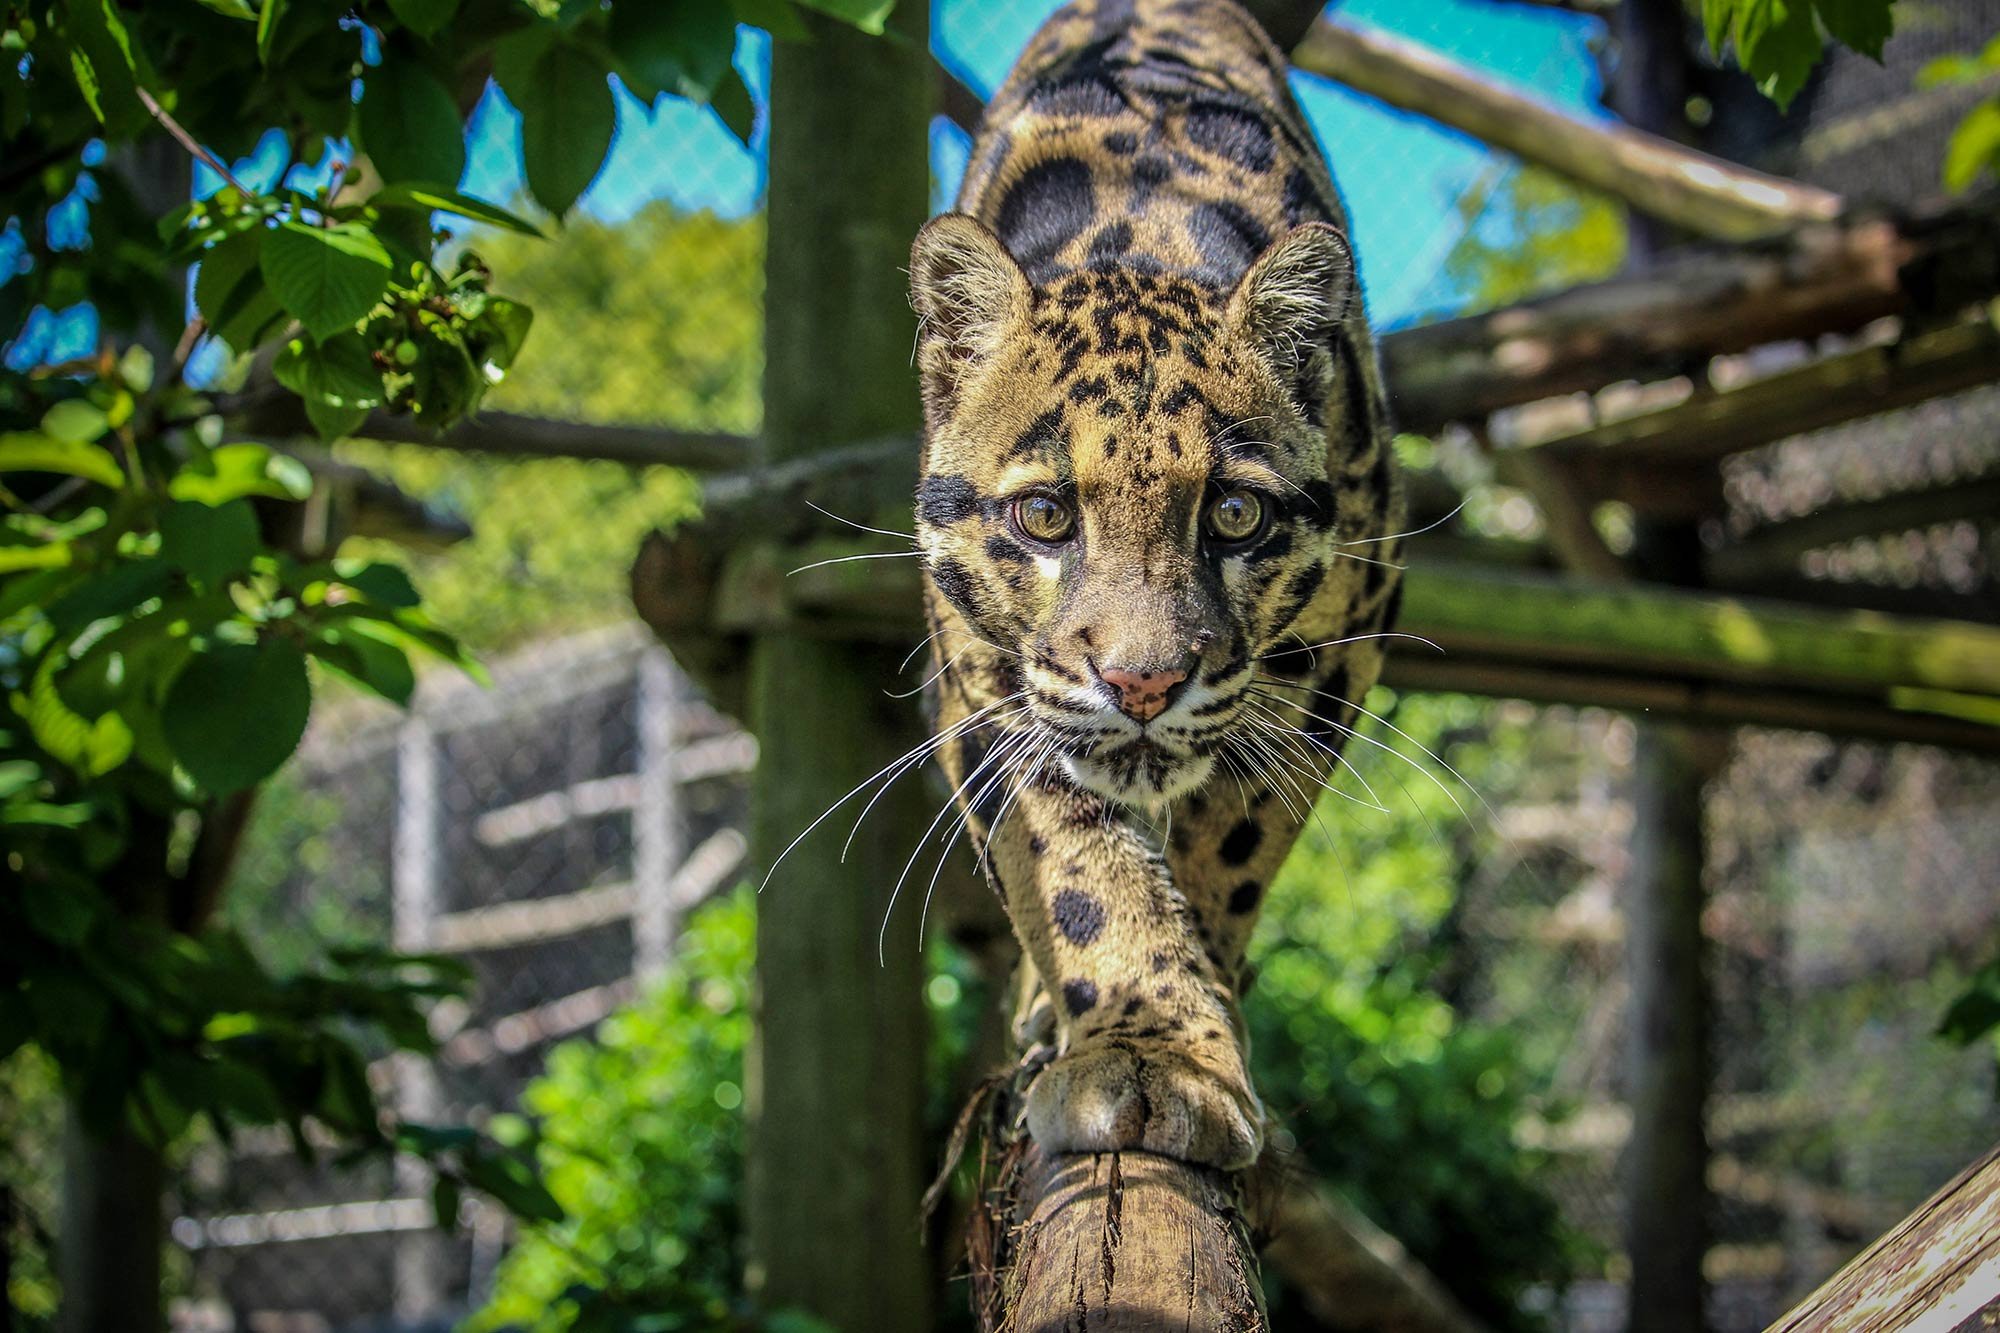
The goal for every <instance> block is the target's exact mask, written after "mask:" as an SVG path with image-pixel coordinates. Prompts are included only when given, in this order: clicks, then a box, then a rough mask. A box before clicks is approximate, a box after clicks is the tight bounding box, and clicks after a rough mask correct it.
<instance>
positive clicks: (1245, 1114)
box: [1028, 1040, 1264, 1171]
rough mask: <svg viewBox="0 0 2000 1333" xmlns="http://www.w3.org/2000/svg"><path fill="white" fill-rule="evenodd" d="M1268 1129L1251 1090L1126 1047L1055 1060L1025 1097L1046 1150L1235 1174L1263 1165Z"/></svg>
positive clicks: (1155, 1050) (1113, 1045)
mask: <svg viewBox="0 0 2000 1333" xmlns="http://www.w3.org/2000/svg"><path fill="white" fill-rule="evenodd" d="M1263 1121H1264V1109H1263V1107H1262V1105H1260V1104H1259V1102H1258V1101H1257V1095H1256V1094H1255V1093H1254V1092H1252V1091H1251V1090H1250V1087H1249V1085H1248V1083H1247V1082H1244V1081H1243V1080H1241V1079H1233V1078H1228V1077H1225V1076H1222V1075H1219V1074H1217V1073H1216V1072H1215V1071H1213V1070H1211V1069H1207V1068H1204V1067H1203V1066H1202V1065H1201V1064H1199V1063H1197V1062H1196V1061H1195V1060H1193V1059H1191V1058H1190V1057H1189V1056H1188V1055H1186V1054H1185V1053H1183V1052H1181V1051H1179V1050H1176V1049H1174V1048H1172V1047H1166V1046H1154V1045H1140V1044H1137V1043H1134V1042H1129V1041H1122V1040H1110V1041H1105V1042H1102V1043H1093V1044H1091V1045H1089V1046H1086V1047H1083V1048H1081V1049H1078V1050H1073V1051H1071V1052H1069V1053H1068V1054H1066V1055H1063V1056H1061V1057H1059V1058H1057V1059H1056V1060H1054V1061H1052V1062H1051V1063H1050V1064H1049V1066H1048V1067H1047V1068H1046V1069H1044V1070H1042V1072H1041V1073H1040V1074H1039V1075H1038V1076H1037V1077H1036V1079H1035V1082H1034V1084H1033V1086H1031V1087H1030V1088H1029V1089H1028V1132H1029V1133H1030V1134H1032V1135H1033V1136H1034V1139H1035V1142H1036V1143H1038V1144H1040V1145H1041V1146H1042V1148H1043V1149H1044V1150H1045V1151H1048V1152H1118V1151H1123V1150H1127V1149H1141V1150H1144V1151H1146V1152H1153V1153H1159V1154H1160V1155H1161V1156H1163V1157H1172V1158H1175V1159H1177V1160H1179V1161H1183V1162H1194V1163H1197V1164H1199V1165H1203V1166H1214V1167H1220V1168H1222V1169H1223V1170H1227V1171H1233V1170H1237V1169H1239V1168H1241V1167H1246V1166H1249V1165H1250V1164H1251V1163H1252V1162H1254V1161H1256V1160H1257V1154H1258V1152H1259V1151H1260V1150H1261V1149H1262V1147H1263V1142H1264V1131H1263Z"/></svg>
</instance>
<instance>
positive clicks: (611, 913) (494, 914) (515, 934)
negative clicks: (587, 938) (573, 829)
mask: <svg viewBox="0 0 2000 1333" xmlns="http://www.w3.org/2000/svg"><path fill="white" fill-rule="evenodd" d="M634 901H635V897H634V894H633V891H632V886H631V885H630V884H625V883H619V884H600V885H598V886H596V887H595V888H589V889H578V890H577V891H576V892H575V893H564V894H559V895H557V896H555V897H550V898H524V899H521V900H520V901H518V902H510V903H499V904H496V905H494V906H492V907H475V908H471V909H470V910H467V911H464V912H448V913H446V914H445V915H443V916H440V917H438V918H437V919H436V920H435V921H433V922H432V923H431V938H430V947H431V948H432V949H438V950H443V951H445V952H447V953H472V952H475V951H477V950H482V949H506V948H511V947H513V946H514V945H517V944H536V943H540V942H541V941H543V940H552V939H557V938H560V937H561V936H564V935H574V934H576V933H577V932H579V931H584V930H589V929H591V928H592V927H595V926H604V925H609V924H610V923H611V922H613V921H622V920H624V919H625V918H626V917H629V916H630V915H631V914H632V906H633V903H634Z"/></svg>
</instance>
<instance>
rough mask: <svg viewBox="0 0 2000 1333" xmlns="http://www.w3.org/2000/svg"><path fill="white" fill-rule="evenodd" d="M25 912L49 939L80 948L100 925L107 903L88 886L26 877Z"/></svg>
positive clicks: (24, 889) (22, 907)
mask: <svg viewBox="0 0 2000 1333" xmlns="http://www.w3.org/2000/svg"><path fill="white" fill-rule="evenodd" d="M20 884H21V911H22V913H23V914H24V915H25V916H26V917H27V918H28V924H29V925H31V926H33V927H34V928H35V931H36V932H37V933H38V934H40V935H41V936H42V937H43V938H45V939H50V940H54V941H55V942H56V943H57V944H67V945H76V944H81V943H82V942H83V937H84V936H86V935H88V934H89V933H90V928H91V927H92V926H94V925H96V924H97V918H98V915H99V914H100V912H102V910H103V908H104V901H103V899H102V898H101V897H99V896H98V895H97V894H96V893H95V892H94V891H92V890H91V888H90V887H89V886H88V885H77V884H65V883H58V882H56V881H55V880H51V879H46V878H44V877H42V876H39V875H30V876H25V877H23V878H22V879H21V881H20Z"/></svg>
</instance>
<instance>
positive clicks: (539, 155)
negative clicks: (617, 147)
mask: <svg viewBox="0 0 2000 1333" xmlns="http://www.w3.org/2000/svg"><path fill="white" fill-rule="evenodd" d="M501 86H502V88H503V89H504V90H505V92H506V93H507V96H508V99H509V100H511V101H512V102H513V103H514V105H515V107H517V108H518V109H519V110H520V112H521V155H522V161H523V164H524V165H525V166H526V168H527V175H528V188H529V190H530V191H532V192H533V194H534V196H535V201H536V202H537V203H539V204H541V206H542V207H543V208H546V209H548V210H549V211H550V212H551V213H554V214H555V215H556V216H558V217H561V216H562V215H563V214H565V213H567V212H569V210H570V207H571V206H572V205H573V204H575V203H576V201H577V199H578V197H579V196H581V195H582V194H583V192H584V191H585V190H587V189H588V188H590V183H591V182H592V181H593V180H595V179H597V173H598V171H599V169H600V168H601V167H602V166H603V164H604V156H605V153H606V152H607V151H609V149H610V147H611V136H612V133H613V131H614V130H615V129H616V127H617V123H618V109H617V103H616V101H615V100H614V99H613V97H612V93H611V85H610V83H609V82H608V81H607V77H606V74H605V71H604V68H603V67H602V66H601V65H599V64H598V63H597V60H596V59H595V58H594V57H593V56H592V55H591V54H590V53H589V52H587V51H585V50H584V49H583V48H582V47H580V46H575V45H572V44H570V43H568V42H552V43H550V44H549V46H548V48H547V49H546V50H544V51H543V52H542V53H541V55H540V56H539V57H538V58H537V59H536V60H535V61H534V63H533V64H532V65H530V66H529V67H528V69H527V71H526V72H525V75H524V76H523V75H517V76H516V82H515V83H514V85H512V86H509V85H507V84H504V83H503V84H502V85H501Z"/></svg>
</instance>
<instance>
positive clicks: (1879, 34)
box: [1813, 0, 1896, 65]
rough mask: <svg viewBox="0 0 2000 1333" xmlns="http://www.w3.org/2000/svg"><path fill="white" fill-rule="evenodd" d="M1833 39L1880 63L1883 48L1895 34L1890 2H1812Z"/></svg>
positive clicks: (1867, 0) (1858, 0)
mask: <svg viewBox="0 0 2000 1333" xmlns="http://www.w3.org/2000/svg"><path fill="white" fill-rule="evenodd" d="M1813 2H1814V4H1815V6H1816V7H1817V8H1818V9H1819V21H1820V22H1821V23H1823V24H1825V25H1826V30H1827V32H1829V33H1830V34H1832V36H1833V39H1834V40H1835V41H1837V42H1841V43H1843V44H1845V45H1846V46H1848V47H1850V48H1851V49H1853V50H1856V51H1859V52H1860V53H1861V54H1862V55H1864V56H1867V57H1868V58H1869V59H1870V60H1872V61H1874V62H1875V63H1876V64H1878V65H1879V64H1881V63H1882V47H1883V46H1884V44H1886V43H1887V42H1888V40H1889V38H1890V37H1891V36H1892V35H1893V34H1894V33H1895V31H1896V12H1895V10H1894V9H1893V8H1892V7H1891V3H1890V0H1813Z"/></svg>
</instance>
